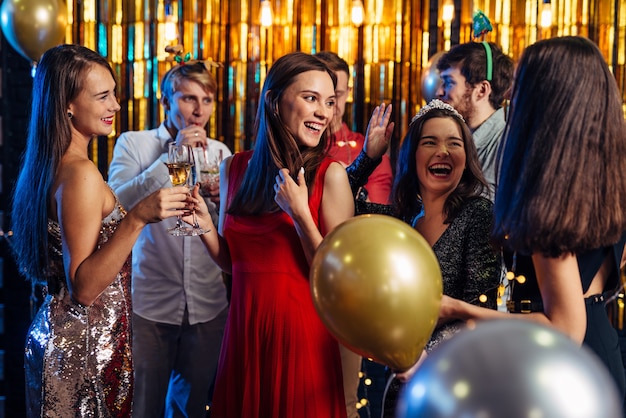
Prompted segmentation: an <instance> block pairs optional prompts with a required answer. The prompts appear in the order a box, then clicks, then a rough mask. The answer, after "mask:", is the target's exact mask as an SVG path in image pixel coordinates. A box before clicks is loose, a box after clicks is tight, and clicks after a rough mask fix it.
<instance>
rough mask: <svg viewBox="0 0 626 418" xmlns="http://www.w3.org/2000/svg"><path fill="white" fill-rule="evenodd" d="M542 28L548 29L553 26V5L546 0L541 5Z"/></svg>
mask: <svg viewBox="0 0 626 418" xmlns="http://www.w3.org/2000/svg"><path fill="white" fill-rule="evenodd" d="M540 26H541V27H542V28H543V29H548V28H549V27H551V26H552V4H551V3H550V0H544V1H543V4H542V5H541V19H540Z"/></svg>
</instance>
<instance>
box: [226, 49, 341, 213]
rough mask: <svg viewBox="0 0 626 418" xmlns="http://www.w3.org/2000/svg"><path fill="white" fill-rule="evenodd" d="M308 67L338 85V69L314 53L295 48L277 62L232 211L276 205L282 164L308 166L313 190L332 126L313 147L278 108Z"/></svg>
mask: <svg viewBox="0 0 626 418" xmlns="http://www.w3.org/2000/svg"><path fill="white" fill-rule="evenodd" d="M307 71H323V72H326V73H327V74H328V75H329V76H330V77H331V79H332V81H333V88H334V87H336V85H337V77H336V76H335V73H334V72H333V71H331V70H329V69H328V67H327V66H326V64H324V63H323V62H322V61H321V60H319V59H318V58H316V57H314V56H313V55H310V54H307V53H304V52H293V53H290V54H287V55H284V56H282V57H280V58H279V59H277V60H276V62H274V64H273V65H272V67H271V68H270V70H269V72H268V73H267V78H266V79H265V83H264V84H263V90H262V91H261V100H260V103H259V108H258V111H257V116H256V121H255V126H254V130H255V132H256V143H255V145H254V152H253V154H252V158H251V159H250V162H249V164H248V168H247V170H246V173H245V175H244V177H243V180H242V183H241V186H240V187H239V190H238V191H237V193H236V194H235V196H234V198H233V200H232V203H231V204H230V206H229V208H228V213H231V214H235V215H258V214H261V213H265V212H269V211H272V210H274V209H276V207H277V206H276V203H275V202H274V189H273V186H274V182H275V177H276V175H277V174H278V170H279V169H281V168H287V169H288V170H289V173H291V174H292V175H295V174H296V173H298V171H299V170H300V167H304V170H305V178H306V183H307V186H308V187H309V193H310V192H311V189H312V187H311V186H312V184H313V180H314V179H315V175H316V173H317V169H318V168H319V165H320V163H321V162H322V159H323V158H324V156H325V155H326V152H327V146H328V130H326V131H325V132H324V133H323V134H322V139H321V141H320V143H319V144H318V145H317V146H315V147H313V148H309V147H300V146H298V143H297V142H296V139H295V138H294V136H293V135H292V134H291V133H290V132H289V131H288V130H287V129H285V126H284V124H283V122H282V120H281V119H280V112H279V111H278V107H279V103H280V99H281V98H282V95H283V93H284V91H285V90H286V89H287V87H289V86H290V85H291V84H293V82H294V81H295V78H296V77H297V76H298V75H299V74H302V73H304V72H307Z"/></svg>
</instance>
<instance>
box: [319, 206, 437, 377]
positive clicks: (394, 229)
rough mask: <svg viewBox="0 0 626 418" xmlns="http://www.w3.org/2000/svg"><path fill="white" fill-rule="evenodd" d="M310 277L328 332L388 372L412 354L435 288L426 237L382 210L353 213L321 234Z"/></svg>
mask: <svg viewBox="0 0 626 418" xmlns="http://www.w3.org/2000/svg"><path fill="white" fill-rule="evenodd" d="M310 282H311V293H312V295H313V302H314V304H315V307H316V309H317V311H318V313H319V315H320V317H321V319H322V321H323V322H324V324H325V325H326V327H327V328H328V329H329V330H330V332H331V333H332V334H333V335H334V336H335V337H336V338H337V339H338V340H339V341H340V342H341V343H343V344H344V345H345V346H347V347H348V348H350V349H351V350H353V351H355V352H356V353H359V354H361V355H362V356H364V357H369V358H372V359H374V360H375V361H377V362H379V363H382V364H385V365H388V366H390V367H392V368H393V369H396V370H406V369H408V368H409V367H411V366H412V365H413V364H414V363H415V362H416V361H417V360H418V358H419V356H420V355H421V352H422V350H423V348H424V346H425V345H426V343H427V342H428V339H429V338H430V335H431V334H432V332H433V329H434V328H435V325H436V323H437V318H438V316H439V305H440V303H441V297H442V294H443V286H442V281H441V270H440V268H439V263H438V261H437V258H436V257H435V254H434V253H433V251H432V249H431V247H430V245H428V242H426V240H425V239H424V238H423V237H422V236H421V235H420V234H419V233H418V232H417V231H415V230H414V229H413V228H411V227H410V226H409V225H407V224H406V223H404V222H402V221H400V220H398V219H395V218H392V217H390V216H385V215H362V216H357V217H355V218H352V219H350V220H348V221H346V222H344V223H343V224H341V225H339V226H338V227H337V228H335V230H333V231H332V232H331V233H330V234H328V235H327V236H326V237H325V238H324V240H323V241H322V244H321V245H320V247H319V248H318V250H317V252H316V254H315V257H314V258H313V261H312V264H311V273H310Z"/></svg>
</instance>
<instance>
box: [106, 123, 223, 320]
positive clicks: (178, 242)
mask: <svg viewBox="0 0 626 418" xmlns="http://www.w3.org/2000/svg"><path fill="white" fill-rule="evenodd" d="M171 141H172V137H171V135H170V133H169V131H168V130H167V129H166V128H165V125H164V124H161V126H159V128H158V129H152V130H149V131H134V132H125V133H123V134H122V135H120V137H119V138H118V139H117V142H116V144H115V148H114V150H113V159H112V160H111V164H110V166H109V184H110V186H111V187H112V188H113V190H114V191H115V193H116V194H117V196H118V198H119V200H120V202H121V203H122V205H123V206H124V207H125V208H127V209H131V208H132V207H133V206H135V205H136V204H137V202H139V201H140V200H141V199H143V198H144V197H146V196H148V195H150V194H151V193H153V192H155V191H156V190H158V189H160V188H163V187H172V186H171V183H170V177H169V173H168V171H167V167H166V166H165V164H164V163H165V162H166V161H167V146H168V143H169V142H171ZM208 149H209V151H211V152H213V151H215V152H217V150H218V149H222V154H223V156H224V158H226V157H227V156H229V155H231V152H230V150H229V149H228V147H227V146H226V145H224V144H223V143H222V142H220V141H216V140H213V139H209V145H208ZM206 201H207V205H209V209H210V210H211V215H212V216H213V219H214V222H215V224H216V225H217V211H216V207H215V204H213V203H212V202H210V201H209V200H208V199H206ZM175 222H176V218H168V219H166V220H164V221H162V222H159V223H152V224H148V225H147V226H146V227H144V229H143V230H142V231H141V234H140V235H139V238H138V239H137V242H136V243H135V246H134V247H133V254H132V263H133V264H132V298H133V312H135V313H136V314H137V315H139V316H141V317H143V318H145V319H148V320H151V321H155V322H162V323H167V324H173V325H181V324H182V322H183V314H184V311H185V305H187V309H188V311H189V323H190V324H192V325H193V324H197V323H200V322H207V321H210V320H211V319H213V318H215V317H216V316H217V314H218V313H220V312H221V311H222V310H223V309H224V308H226V306H227V305H228V302H227V299H226V288H225V286H224V283H223V281H222V274H221V270H220V268H219V267H218V266H217V265H216V264H215V263H214V262H213V260H211V258H210V257H209V253H208V252H207V250H206V248H205V247H204V245H203V244H202V242H201V241H200V238H199V237H176V236H172V235H170V234H169V233H168V232H167V229H168V228H170V227H172V226H174V224H175Z"/></svg>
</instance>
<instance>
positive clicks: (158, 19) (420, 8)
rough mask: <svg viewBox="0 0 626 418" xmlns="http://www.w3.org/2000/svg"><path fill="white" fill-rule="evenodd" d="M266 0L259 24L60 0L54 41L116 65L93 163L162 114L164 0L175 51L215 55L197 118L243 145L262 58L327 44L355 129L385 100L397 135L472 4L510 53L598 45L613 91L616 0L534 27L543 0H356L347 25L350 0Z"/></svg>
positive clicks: (623, 14) (228, 14)
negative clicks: (447, 0)
mask: <svg viewBox="0 0 626 418" xmlns="http://www.w3.org/2000/svg"><path fill="white" fill-rule="evenodd" d="M270 1H271V5H272V8H273V13H274V15H273V22H272V26H270V27H268V28H265V27H262V26H261V25H260V20H259V13H260V0H253V1H249V0H242V1H240V2H232V1H223V0H222V1H221V0H204V1H199V0H178V1H176V0H131V1H126V0H124V1H122V0H113V1H110V0H107V1H104V0H81V1H78V0H71V1H68V3H67V7H68V11H69V13H68V15H69V16H70V24H69V25H68V28H67V36H66V42H68V43H80V44H83V45H86V46H88V47H90V48H92V49H94V50H96V51H98V52H100V53H101V54H102V55H105V56H107V57H108V59H109V61H110V62H111V64H112V65H113V67H114V69H115V71H116V73H117V75H118V85H119V98H120V104H121V106H122V110H121V111H120V113H119V117H117V118H116V123H115V130H114V133H113V134H112V135H111V137H109V138H105V139H100V140H98V141H97V142H95V143H94V146H93V150H92V151H93V152H92V153H93V158H94V160H96V162H98V161H99V166H100V167H101V168H102V167H106V165H107V164H108V162H109V161H110V158H111V153H112V149H113V145H114V142H115V138H116V137H117V136H118V135H119V133H120V132H123V131H126V130H140V129H148V128H153V127H156V126H157V125H158V124H159V123H160V121H161V120H162V118H163V113H162V110H161V108H160V106H159V103H158V100H159V97H160V91H159V81H160V79H161V77H162V76H163V74H164V73H165V72H166V71H167V70H168V69H169V68H170V66H171V65H173V64H172V62H171V60H170V61H168V60H167V57H168V54H166V53H165V51H164V48H165V45H166V44H167V43H168V42H167V41H166V40H165V5H166V3H168V2H170V3H171V5H172V10H173V14H174V20H175V21H176V27H177V30H178V34H179V39H178V42H179V43H181V44H182V45H183V46H184V50H185V52H190V53H191V54H192V55H193V56H194V58H203V59H210V60H213V61H216V62H220V63H222V64H223V67H215V68H213V69H212V71H214V75H215V76H216V78H217V81H218V85H219V92H218V106H217V107H216V111H215V114H214V115H213V117H212V118H211V120H210V122H209V127H208V129H209V134H210V136H211V137H213V138H217V139H219V140H221V141H224V142H225V143H226V144H227V145H229V146H230V147H231V148H232V149H233V150H234V151H241V150H244V149H248V148H250V147H252V146H253V137H252V136H253V123H254V118H255V114H256V108H257V104H258V96H259V92H260V89H261V86H262V83H263V80H264V79H265V75H266V74H267V70H268V68H269V67H270V66H271V64H272V62H273V61H274V60H275V59H276V58H278V57H280V56H281V55H283V54H285V53H287V52H291V51H296V50H300V51H305V52H311V53H314V52H317V51H321V50H332V51H335V52H337V53H338V54H339V55H340V56H342V57H343V58H344V59H346V61H347V62H348V63H349V65H350V68H351V71H352V85H353V87H354V88H353V91H352V95H351V97H350V98H349V100H348V104H347V108H346V114H347V122H348V123H349V124H350V125H351V126H352V127H353V129H355V130H358V131H361V132H364V131H365V129H366V128H367V121H368V119H369V115H370V114H371V111H372V109H373V107H374V106H376V105H377V104H379V103H381V102H383V101H384V102H386V103H392V104H393V105H394V120H395V122H396V126H397V128H396V140H398V139H399V138H401V137H402V136H403V135H404V134H405V132H406V128H407V126H408V121H409V120H410V118H411V116H412V115H413V114H414V113H415V112H416V110H417V109H418V108H419V107H420V106H421V105H422V104H423V99H422V95H421V76H422V72H423V70H422V68H424V66H425V65H426V63H427V62H428V59H429V57H431V56H432V55H433V54H434V53H435V52H437V51H440V50H444V49H445V48H446V47H447V46H449V45H454V44H456V43H459V42H467V41H470V40H472V39H473V38H472V37H473V33H472V16H473V13H474V11H475V10H476V9H480V10H483V11H484V12H485V14H486V15H487V16H488V17H489V19H490V20H491V22H492V24H493V27H494V30H493V31H492V32H491V33H489V34H488V35H487V36H486V40H489V41H493V42H496V43H498V44H499V45H501V46H502V48H503V50H504V51H505V52H506V53H507V54H509V55H510V56H511V57H513V59H514V60H516V59H517V58H519V56H520V54H521V53H522V51H523V50H524V48H525V47H526V46H527V45H529V44H531V43H533V42H535V41H537V40H538V39H544V38H547V37H553V36H562V35H582V36H586V37H589V38H590V39H592V40H593V41H595V42H596V43H597V44H598V46H599V47H600V49H601V50H602V53H603V54H604V57H605V59H606V60H607V62H608V64H609V66H610V67H611V69H612V70H613V72H614V74H615V77H616V80H617V82H618V85H619V86H620V89H621V91H622V94H623V95H624V90H625V85H626V71H625V69H624V66H625V62H624V61H625V59H626V58H625V55H626V54H625V50H626V40H625V39H626V33H625V32H626V0H611V1H601V0H552V1H551V7H552V14H553V20H552V25H551V26H550V27H549V28H545V29H543V28H541V27H540V25H539V16H540V12H541V8H542V6H543V1H544V0H477V1H469V0H453V3H454V5H455V10H456V12H455V19H454V20H453V21H452V22H451V25H450V27H447V26H446V25H445V24H444V23H443V22H442V20H441V16H440V15H441V8H442V4H443V0H439V1H438V0H363V4H364V10H365V19H364V23H363V25H362V26H359V27H356V26H354V25H353V24H352V22H351V19H350V17H351V7H352V0H270ZM624 97H625V98H626V95H624ZM105 170H106V168H105Z"/></svg>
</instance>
